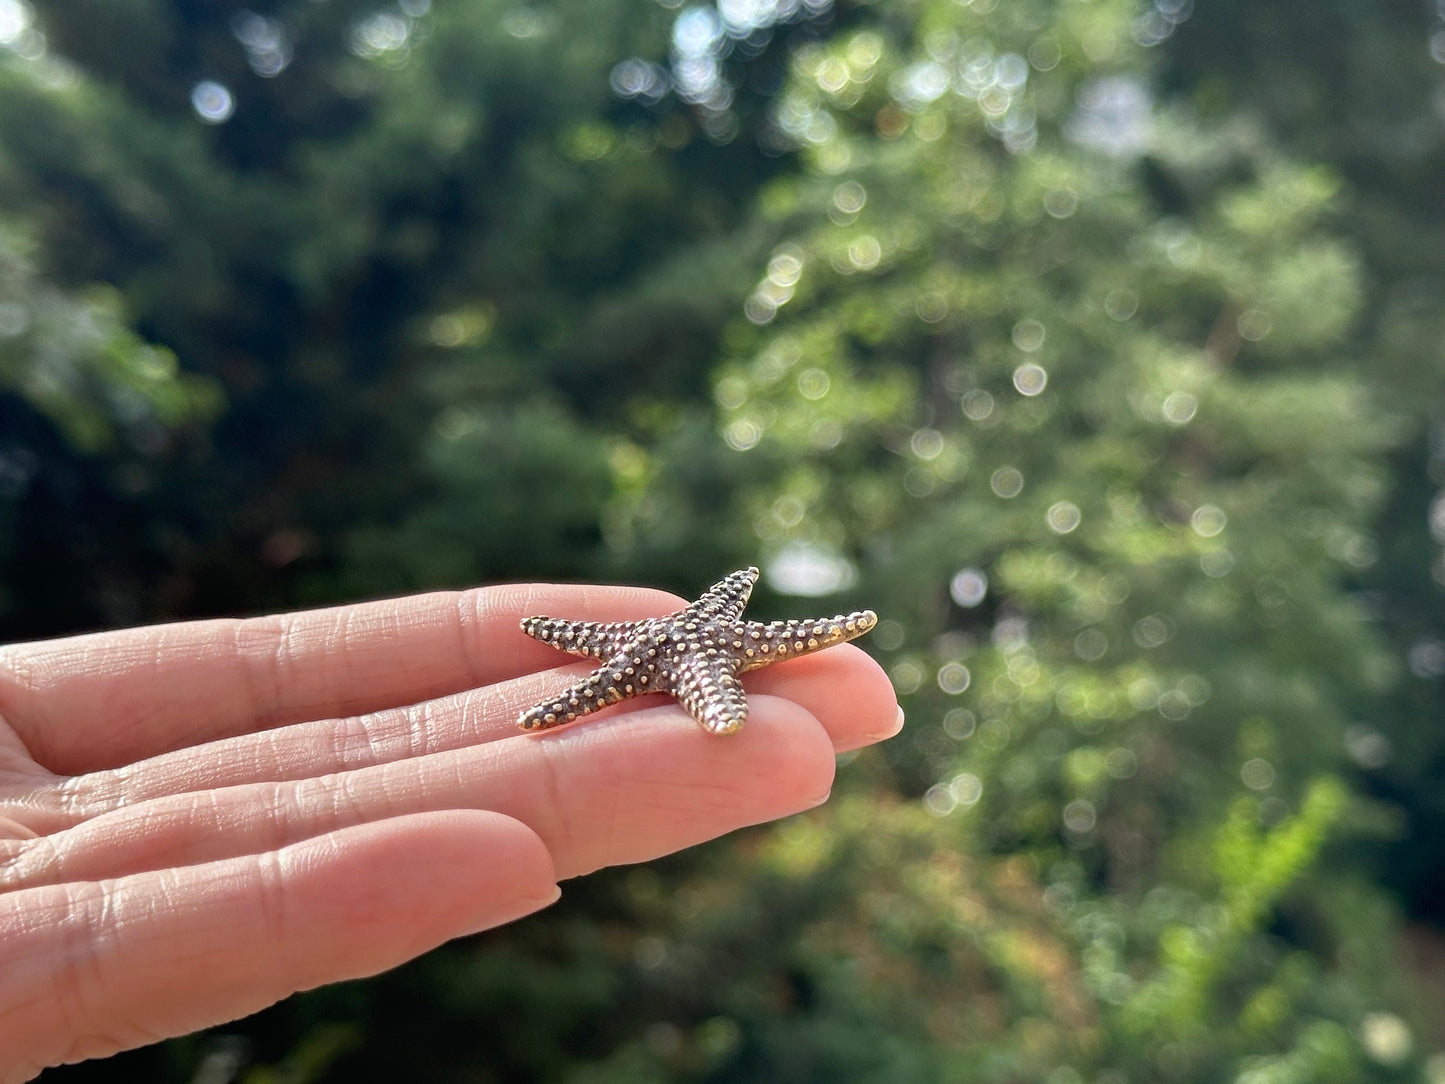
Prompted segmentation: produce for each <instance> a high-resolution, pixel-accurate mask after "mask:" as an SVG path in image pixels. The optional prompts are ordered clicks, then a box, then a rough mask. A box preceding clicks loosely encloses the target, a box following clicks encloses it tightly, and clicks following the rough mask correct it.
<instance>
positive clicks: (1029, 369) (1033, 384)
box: [1014, 361, 1049, 398]
mask: <svg viewBox="0 0 1445 1084" xmlns="http://www.w3.org/2000/svg"><path fill="white" fill-rule="evenodd" d="M1048 383H1049V373H1048V370H1047V369H1045V368H1044V367H1043V366H1042V365H1037V364H1035V363H1034V362H1032V361H1030V362H1027V363H1025V364H1023V365H1020V366H1019V367H1018V368H1017V369H1015V370H1014V388H1015V390H1017V391H1018V393H1019V394H1020V395H1026V396H1028V397H1029V398H1032V397H1033V396H1035V395H1039V394H1042V392H1043V390H1044V388H1046V387H1048Z"/></svg>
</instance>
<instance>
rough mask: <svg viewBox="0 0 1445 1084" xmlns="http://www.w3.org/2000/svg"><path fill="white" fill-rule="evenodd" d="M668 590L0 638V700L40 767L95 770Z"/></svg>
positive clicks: (402, 690)
mask: <svg viewBox="0 0 1445 1084" xmlns="http://www.w3.org/2000/svg"><path fill="white" fill-rule="evenodd" d="M681 605H684V603H683V600H681V599H679V598H677V596H675V595H670V594H668V593H667V592H665V591H656V590H652V589H650V588H642V587H599V586H577V585H565V584H503V585H498V586H495V587H481V588H475V589H472V590H469V591H442V592H434V593H431V594H425V595H411V596H408V597H405V598H396V599H386V600H383V601H380V602H366V603H359V604H356V605H351V606H337V607H332V608H329V609H323V610H310V611H304V612H301V613H293V614H281V615H277V616H272V617H256V618H247V619H221V620H212V621H192V622H185V623H181V624H173V625H155V626H151V627H148V628H139V629H124V630H120V631H117V632H101V633H92V634H90V635H86V636H75V637H70V638H68V639H63V640H48V641H40V642H37V643H29V644H16V645H12V646H10V647H4V648H0V715H3V716H4V718H5V720H6V721H7V722H8V723H9V724H10V725H11V727H12V728H13V729H14V730H15V731H16V733H17V734H19V736H20V738H21V740H22V741H24V742H25V744H26V747H27V748H28V749H29V751H30V754H31V756H33V757H34V758H35V760H36V762H37V763H39V764H40V765H41V766H42V767H45V768H48V769H49V770H50V771H53V772H57V773H60V774H75V773H79V772H86V771H96V770H98V769H102V768H112V767H117V766H120V765H122V764H128V763H131V762H133V761H136V760H139V759H141V758H144V757H149V756H155V755H156V754H158V753H164V752H167V751H169V750H172V749H177V748H182V747H185V746H190V745H196V744H199V743H201V742H206V741H212V740H214V739H216V738H224V737H231V736H233V735H236V734H242V733H248V732H251V731H256V730H266V729H269V728H271V727H276V726H283V725H286V724H288V723H296V722H302V721H305V720H309V719H315V718H320V717H326V716H337V715H352V714H357V713H362V712H368V711H378V710H381V709H384V708H389V707H397V706H400V705H404V704H411V703H415V702H416V701H418V700H425V699H430V698H433V697H438V696H444V695H446V694H447V693H452V692H458V691H460V690H462V689H467V688H472V687H475V686H478V685H489V684H492V683H494V682H497V681H502V680H505V679H507V678H512V677H517V676H519V675H521V674H526V673H530V672H532V671H534V670H539V669H542V668H544V667H547V666H552V665H555V664H556V662H557V659H558V656H557V652H556V650H555V649H554V648H550V647H547V646H546V645H545V644H540V643H537V642H536V641H535V640H532V639H531V638H530V637H527V636H525V635H523V634H522V632H521V631H520V629H519V628H518V622H519V621H520V620H521V618H523V617H526V616H530V615H532V614H557V615H565V616H567V617H569V618H577V619H583V620H592V621H631V620H636V619H638V618H643V617H653V616H656V615H659V614H663V613H668V612H670V611H671V610H675V609H677V608H678V607H679V606H681Z"/></svg>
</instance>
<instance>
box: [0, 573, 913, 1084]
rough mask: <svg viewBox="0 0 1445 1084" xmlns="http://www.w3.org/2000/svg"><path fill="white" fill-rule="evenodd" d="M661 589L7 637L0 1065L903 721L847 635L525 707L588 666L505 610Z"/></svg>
mask: <svg viewBox="0 0 1445 1084" xmlns="http://www.w3.org/2000/svg"><path fill="white" fill-rule="evenodd" d="M680 604H681V600H679V599H676V598H675V597H673V596H671V595H667V594H664V593H662V592H658V591H648V590H642V589H633V588H620V587H619V588H607V587H567V586H551V585H536V584H533V585H516V586H505V587H491V588H482V589H478V590H474V591H466V592H460V593H439V594H429V595H420V596H414V597H411V598H405V599H396V600H391V601H386V602H376V603H368V604H364V605H357V606H348V607H341V608H337V609H331V610H318V611H313V612H308V613H300V614H290V615H285V616H280V617H269V618H258V619H253V620H245V621H233V620H226V621H206V622H196V623H190V624H183V625H168V626H155V627H151V628H143V629H135V630H128V631H124V632H115V633H101V634H96V635H92V636H83V637H76V638H74V639H68V640H57V641H50V642H46V643H37V644H23V645H18V646H14V647H9V648H4V649H0V1081H3V1082H9V1081H20V1080H26V1079H28V1078H30V1077H32V1076H34V1075H35V1074H36V1073H38V1072H39V1071H40V1070H41V1069H42V1068H44V1067H46V1066H48V1065H55V1064H59V1063H62V1062H67V1061H76V1060H80V1059H83V1058H90V1057H99V1056H103V1055H106V1054H110V1053H114V1052H116V1051H118V1050H123V1049H126V1048H129V1047H133V1046H140V1045H143V1044H145V1043H149V1042H153V1041H155V1040H158V1039H162V1038H165V1037H167V1036H172V1035H178V1034H183V1033H185V1032H188V1031H193V1030H196V1029H198V1028H201V1027H205V1026H207V1025H210V1024H215V1023H219V1022H222V1021H225V1020H229V1019H233V1018H235V1017H238V1016H242V1015H245V1014H246V1013H250V1012H253V1011H255V1010H257V1009H260V1008H262V1007H264V1006H266V1005H268V1004H271V1003H272V1002H275V1001H277V1000H279V999H281V998H283V997H286V996H287V995H289V994H291V993H293V992H295V991H297V990H303V989H307V988H310V987H313V986H318V985H321V984H323V983H327V982H333V981H337V980H340V979H347V978H355V977H358V976H362V975H368V974H373V973H375V972H377V971H381V970H384V969H386V968H389V967H392V966H394V965H396V964H399V963H401V962H403V961H405V960H407V959H409V958H411V957H413V956H416V955H418V954H419V953H421V952H424V951H426V950H427V949H429V948H432V947H433V946H435V945H438V944H440V943H442V942H443V941H446V940H448V939H450V938H453V937H457V936H459V935H462V934H466V933H470V932H474V931H477V930H481V929H485V928H487V927H490V926H496V925H499V924H501V923H504V922H508V921H510V920H512V919H515V918H518V917H520V916H522V915H525V914H528V913H529V912H532V911H535V910H537V909H539V908H541V907H544V906H546V905H547V904H549V903H550V902H552V901H553V900H555V899H556V898H557V895H558V891H559V890H558V888H557V882H558V881H559V880H560V879H564V878H567V877H575V876H577V875H579V874H582V873H586V872H589V871H591V870H594V869H597V868H599V867H602V866H608V865H616V864H619V863H627V862H639V861H643V860H646V859H650V858H654V857H657V856H659V855H662V854H666V853H668V852H670V851H674V850H677V849H679V848H682V847H686V846H688V845H691V844H694V843H698V842H701V841H702V840H705V839H710V838H712V837H714V836H718V835H721V834H723V833H725V832H728V831H731V830H733V829H735V828H739V827H742V826H744V825H748V824H755V823H758V822H761V821H765V820H769V819H771V818H774V817H779V816H783V815H786V814H788V813H792V812H796V811H798V810H801V809H805V808H808V807H810V806H813V805H816V804H817V803H819V802H821V801H823V800H824V799H825V798H826V797H827V794H828V790H829V787H830V785H831V783H832V777H833V763H834V761H833V754H834V753H835V752H838V751H843V750H847V749H853V748H857V747H859V746H862V745H865V744H868V743H870V742H873V741H876V740H879V739H881V738H884V737H887V736H888V735H889V734H891V733H893V732H894V731H895V730H896V729H897V726H898V725H899V721H900V720H899V716H898V714H897V711H898V709H897V705H896V704H895V702H894V698H893V693H892V690H891V689H890V687H889V685H888V682H887V679H886V678H885V677H884V675H883V674H882V672H881V671H880V670H879V669H878V667H877V666H876V665H875V664H874V663H872V662H871V661H870V660H869V659H868V657H867V656H866V655H864V654H863V653H862V652H861V651H859V650H858V649H856V648H854V647H852V646H851V645H843V646H840V647H838V648H837V649H834V650H830V651H827V652H824V653H822V654H819V655H812V656H809V657H807V658H804V659H799V660H796V661H794V662H789V663H786V664H784V665H781V666H777V667H773V668H770V669H767V670H762V671H759V672H757V673H756V674H755V675H750V677H749V681H748V687H749V691H750V694H751V696H750V698H751V701H752V715H751V718H750V720H749V722H748V724H747V726H746V727H745V728H744V729H743V730H742V731H741V732H739V733H738V734H736V735H732V736H729V737H725V738H719V737H715V736H712V735H709V734H706V733H704V732H703V731H701V730H700V729H699V728H698V727H697V726H696V725H695V724H694V723H693V722H692V721H691V720H690V719H688V718H687V716H686V715H685V714H684V713H683V712H682V710H681V709H680V708H679V707H678V706H677V705H676V704H674V703H672V702H671V701H669V700H662V699H654V698H648V699H645V700H642V701H635V700H634V701H629V702H627V703H626V704H622V705H618V706H617V707H615V708H612V709H609V711H608V712H606V713H599V715H598V716H596V717H594V718H595V720H596V721H589V722H587V723H583V724H581V725H579V726H576V727H570V728H565V729H562V730H557V731H551V732H548V733H545V734H542V735H530V734H521V733H519V732H518V731H517V729H516V719H517V714H518V712H519V711H520V710H521V709H523V708H526V707H528V706H529V705H531V704H533V703H535V702H537V701H539V700H542V699H545V698H546V697H547V696H548V695H550V694H552V693H554V692H555V691H556V690H557V689H558V688H559V687H563V686H565V685H566V684H567V683H568V682H569V681H571V680H574V679H575V677H576V676H577V675H578V674H580V673H583V672H585V671H586V670H587V669H588V667H587V666H586V665H581V664H579V665H565V666H558V663H559V662H560V661H561V660H560V656H558V655H557V654H556V652H554V651H553V650H551V649H550V648H548V647H545V646H544V645H541V644H538V643H536V642H534V641H532V640H529V639H528V638H527V637H525V636H523V635H522V634H521V632H520V631H519V630H518V619H519V618H520V617H522V616H525V615H527V614H533V613H558V614H567V615H568V616H575V617H577V618H586V619H592V620H603V621H612V620H635V619H638V618H642V617H648V616H654V615H657V614H662V613H666V612H668V611H670V610H674V609H677V608H678V606H679V605H680Z"/></svg>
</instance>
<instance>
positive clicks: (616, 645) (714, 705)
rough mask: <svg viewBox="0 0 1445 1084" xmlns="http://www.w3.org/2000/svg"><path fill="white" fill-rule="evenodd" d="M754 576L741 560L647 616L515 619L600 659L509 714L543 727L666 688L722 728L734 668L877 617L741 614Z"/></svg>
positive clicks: (735, 711) (751, 666) (735, 714)
mask: <svg viewBox="0 0 1445 1084" xmlns="http://www.w3.org/2000/svg"><path fill="white" fill-rule="evenodd" d="M757 582H758V570H757V569H756V568H744V569H741V570H740V571H738V572H734V573H733V574H732V575H730V576H728V577H727V578H726V579H725V580H722V581H721V582H719V583H716V584H714V585H713V586H712V587H710V588H708V590H707V591H706V592H705V593H704V594H703V596H702V598H700V599H698V600H697V601H696V602H694V603H693V604H692V605H691V606H688V607H687V608H686V609H683V610H678V611H677V613H674V614H668V615H667V616H666V617H653V618H649V619H648V620H646V621H614V622H611V623H604V622H600V621H563V620H560V619H558V618H555V617H526V618H523V619H522V631H523V632H525V633H526V634H527V635H528V636H531V637H534V638H535V639H538V640H541V641H542V642H543V643H544V644H551V645H552V646H553V647H557V648H561V649H562V650H563V651H569V652H571V653H572V654H573V655H582V656H585V657H586V658H589V659H602V660H604V662H603V665H602V666H601V667H599V668H598V669H596V670H594V671H593V672H592V673H591V674H589V675H588V676H587V677H586V678H584V679H583V680H581V681H579V682H578V683H577V684H576V685H573V686H572V687H571V688H570V689H568V690H567V691H566V692H564V693H562V694H561V695H560V696H559V697H557V699H555V700H551V701H549V702H547V703H545V704H538V705H537V706H536V707H534V708H530V709H528V710H527V711H524V712H522V714H521V716H520V717H519V718H518V720H517V722H518V723H519V724H520V725H521V727H522V729H524V730H543V729H546V728H547V727H550V726H561V725H562V724H563V723H570V722H572V721H573V720H574V719H580V718H581V717H582V716H584V715H586V714H588V713H589V712H594V711H596V710H597V709H598V708H605V707H606V706H607V705H608V704H616V703H617V702H618V701H620V700H626V699H628V698H630V697H634V696H642V695H643V694H645V693H667V694H669V695H670V696H675V697H677V699H678V701H679V702H680V703H681V704H682V706H683V707H684V708H686V709H687V713H688V714H689V715H691V716H692V717H693V718H694V719H696V720H697V721H698V723H699V724H700V725H701V726H702V728H703V729H704V730H708V731H711V732H712V733H714V734H731V733H732V732H733V731H735V730H737V729H738V728H739V727H741V726H742V725H743V723H744V722H745V721H746V720H747V717H748V700H747V696H746V695H744V693H743V686H742V682H741V681H739V680H738V675H739V674H741V673H743V672H744V671H747V670H756V669H757V668H758V667H760V666H767V665H768V664H769V663H774V662H782V661H783V660H784V659H791V658H793V657H794V656H797V655H811V654H812V653H813V652H814V651H822V650H823V649H824V648H827V647H832V646H833V645H835V644H841V643H843V642H845V641H847V640H852V639H853V638H854V637H857V636H862V635H863V634H864V633H865V632H867V631H869V630H870V629H871V628H873V626H874V625H876V624H878V615H877V614H875V613H874V612H873V611H872V610H858V611H857V612H855V613H851V614H847V615H840V616H838V617H832V618H826V619H823V620H819V621H774V622H772V623H771V624H767V625H764V624H762V623H761V622H758V621H744V620H743V617H742V615H743V607H744V606H746V605H747V604H748V596H749V595H751V594H752V593H753V584H755V583H757Z"/></svg>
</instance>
